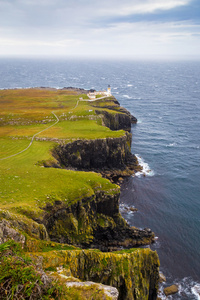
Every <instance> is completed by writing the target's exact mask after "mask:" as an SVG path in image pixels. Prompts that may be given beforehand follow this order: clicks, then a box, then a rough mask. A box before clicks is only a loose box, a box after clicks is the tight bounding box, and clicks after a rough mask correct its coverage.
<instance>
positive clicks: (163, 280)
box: [159, 272, 166, 283]
mask: <svg viewBox="0 0 200 300" xmlns="http://www.w3.org/2000/svg"><path fill="white" fill-rule="evenodd" d="M159 282H160V283H161V282H166V277H165V275H164V274H163V273H162V272H160V273H159Z"/></svg>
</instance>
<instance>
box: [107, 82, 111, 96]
mask: <svg viewBox="0 0 200 300" xmlns="http://www.w3.org/2000/svg"><path fill="white" fill-rule="evenodd" d="M107 95H108V96H111V95H112V94H111V87H110V84H109V85H108V88H107Z"/></svg>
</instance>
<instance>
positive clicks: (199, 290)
mask: <svg viewBox="0 0 200 300" xmlns="http://www.w3.org/2000/svg"><path fill="white" fill-rule="evenodd" d="M191 291H192V294H193V295H195V296H196V297H197V299H198V300H200V284H195V285H194V286H193V287H192V288H191Z"/></svg>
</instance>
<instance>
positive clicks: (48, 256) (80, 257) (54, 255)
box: [33, 249, 159, 300]
mask: <svg viewBox="0 0 200 300" xmlns="http://www.w3.org/2000/svg"><path fill="white" fill-rule="evenodd" d="M132 251H133V252H132V253H126V252H123V251H122V253H119V254H118V253H115V252H113V253H101V252H97V251H94V250H93V251H92V250H75V251H60V252H59V253H58V252H56V251H55V252H50V253H41V255H40V254H36V255H34V256H33V257H34V259H35V260H36V261H37V260H38V257H40V258H39V259H40V262H42V266H43V268H53V267H54V268H56V267H58V266H62V265H65V266H64V269H65V274H67V275H68V276H73V277H76V278H78V279H80V280H84V281H85V280H92V281H94V282H100V283H103V284H107V285H111V286H114V287H116V288H117V289H118V291H119V298H118V299H119V300H141V299H142V300H155V299H156V298H157V289H158V286H157V282H158V278H159V269H158V268H159V260H158V255H157V253H156V252H153V251H151V250H150V249H138V250H135V251H134V250H132ZM130 252H131V250H130Z"/></svg>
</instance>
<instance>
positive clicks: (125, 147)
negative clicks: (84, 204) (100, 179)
mask: <svg viewBox="0 0 200 300" xmlns="http://www.w3.org/2000/svg"><path fill="white" fill-rule="evenodd" d="M130 145H131V134H129V133H126V134H125V135H124V136H122V137H119V138H105V139H96V140H77V141H74V142H72V143H68V144H64V145H58V146H57V147H56V148H55V149H54V150H53V155H54V157H56V158H57V159H58V161H59V163H60V164H61V165H62V166H64V167H72V168H76V169H79V170H95V169H96V170H104V169H125V168H126V165H127V163H128V162H129V161H130V160H132V161H134V160H135V157H134V156H133V155H132V154H131V152H130Z"/></svg>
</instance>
